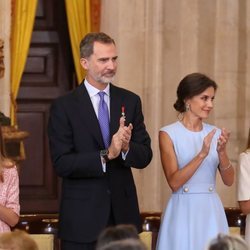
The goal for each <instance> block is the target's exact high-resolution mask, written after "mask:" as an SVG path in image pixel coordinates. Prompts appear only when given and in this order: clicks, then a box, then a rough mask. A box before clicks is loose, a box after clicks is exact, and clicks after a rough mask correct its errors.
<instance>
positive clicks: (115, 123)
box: [110, 84, 124, 135]
mask: <svg viewBox="0 0 250 250" xmlns="http://www.w3.org/2000/svg"><path fill="white" fill-rule="evenodd" d="M122 105H124V102H123V98H122V96H121V94H120V91H119V89H118V88H117V87H115V86H114V85H112V84H110V134H111V135H113V134H115V133H116V132H117V130H118V129H119V125H120V117H121V108H122Z"/></svg>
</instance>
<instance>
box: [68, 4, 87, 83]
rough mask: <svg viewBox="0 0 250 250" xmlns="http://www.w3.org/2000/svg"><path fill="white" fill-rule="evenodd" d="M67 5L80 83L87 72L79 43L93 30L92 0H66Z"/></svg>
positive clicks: (73, 51) (71, 39) (70, 33)
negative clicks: (82, 64) (81, 58)
mask: <svg viewBox="0 0 250 250" xmlns="http://www.w3.org/2000/svg"><path fill="white" fill-rule="evenodd" d="M65 5H66V13H67V20H68V28H69V35H70V41H71V48H72V53H73V58H74V64H75V70H76V76H77V82H78V83H80V82H81V81H82V79H83V78H84V75H85V73H84V70H83V69H82V67H81V65H80V55H79V44H80V41H81V39H82V38H83V37H84V36H85V35H86V34H87V33H88V32H90V31H91V15H90V0H74V1H72V0H65Z"/></svg>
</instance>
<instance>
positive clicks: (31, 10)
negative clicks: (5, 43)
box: [10, 0, 37, 125]
mask: <svg viewBox="0 0 250 250" xmlns="http://www.w3.org/2000/svg"><path fill="white" fill-rule="evenodd" d="M13 4H14V9H13V16H12V27H11V93H10V95H11V108H10V116H11V123H12V125H17V121H16V98H17V94H18V90H19V86H20V82H21V78H22V74H23V71H24V68H25V64H26V59H27V55H28V52H29V46H30V40H31V35H32V32H33V25H34V20H35V13H36V7H37V0H15V1H13Z"/></svg>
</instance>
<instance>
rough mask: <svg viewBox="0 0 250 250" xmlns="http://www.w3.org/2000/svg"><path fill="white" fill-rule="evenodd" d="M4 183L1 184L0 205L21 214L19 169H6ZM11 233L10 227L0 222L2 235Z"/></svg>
mask: <svg viewBox="0 0 250 250" xmlns="http://www.w3.org/2000/svg"><path fill="white" fill-rule="evenodd" d="M3 178H4V182H0V204H1V205H3V206H5V207H8V208H11V209H12V210H13V211H14V212H15V213H16V214H18V215H19V213H20V204H19V178H18V172H17V168H16V167H13V168H4V170H3ZM7 231H10V227H9V225H7V224H6V223H5V222H3V221H2V220H0V233H2V232H7Z"/></svg>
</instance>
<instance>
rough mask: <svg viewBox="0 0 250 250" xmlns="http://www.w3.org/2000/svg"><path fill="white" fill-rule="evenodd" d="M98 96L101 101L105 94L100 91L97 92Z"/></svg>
mask: <svg viewBox="0 0 250 250" xmlns="http://www.w3.org/2000/svg"><path fill="white" fill-rule="evenodd" d="M98 95H99V96H100V99H101V100H103V99H104V95H105V92H104V91H100V92H98Z"/></svg>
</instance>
